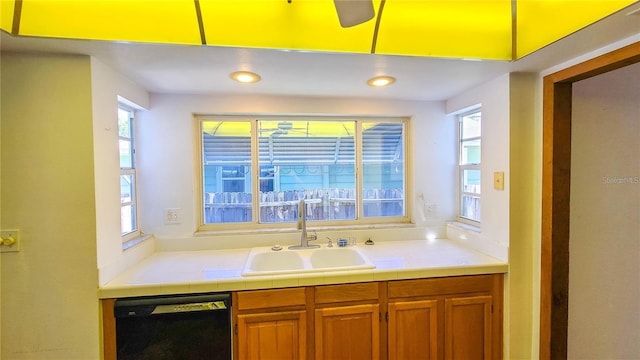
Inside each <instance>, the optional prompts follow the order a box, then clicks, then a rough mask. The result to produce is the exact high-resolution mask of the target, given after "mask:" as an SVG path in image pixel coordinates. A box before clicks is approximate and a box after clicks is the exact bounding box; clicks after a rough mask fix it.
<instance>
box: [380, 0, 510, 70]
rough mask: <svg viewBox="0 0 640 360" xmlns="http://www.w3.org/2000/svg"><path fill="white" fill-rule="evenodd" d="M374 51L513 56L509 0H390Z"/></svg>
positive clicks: (432, 54) (499, 57)
mask: <svg viewBox="0 0 640 360" xmlns="http://www.w3.org/2000/svg"><path fill="white" fill-rule="evenodd" d="M376 53H378V54H405V55H417V56H435V57H454V58H478V59H494V60H510V59H511V0H489V1H485V0H439V1H393V0H388V1H387V3H386V4H385V7H384V11H383V17H382V21H381V23H380V33H379V35H378V43H377V47H376Z"/></svg>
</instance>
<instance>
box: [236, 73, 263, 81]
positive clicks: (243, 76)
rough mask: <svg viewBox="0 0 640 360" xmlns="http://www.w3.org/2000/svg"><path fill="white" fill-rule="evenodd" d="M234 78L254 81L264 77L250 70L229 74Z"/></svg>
mask: <svg viewBox="0 0 640 360" xmlns="http://www.w3.org/2000/svg"><path fill="white" fill-rule="evenodd" d="M229 77H231V78H232V79H233V80H235V81H237V82H241V83H254V82H258V81H260V79H262V78H261V77H260V75H258V74H256V73H252V72H250V71H236V72H232V73H231V74H229Z"/></svg>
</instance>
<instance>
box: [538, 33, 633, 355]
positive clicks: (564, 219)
mask: <svg viewBox="0 0 640 360" xmlns="http://www.w3.org/2000/svg"><path fill="white" fill-rule="evenodd" d="M637 62H640V42H635V43H633V44H630V45H628V46H625V47H622V48H620V49H618V50H615V51H612V52H609V53H607V54H604V55H601V56H598V57H596V58H593V59H591V60H588V61H585V62H582V63H580V64H577V65H574V66H571V67H569V68H567V69H564V70H561V71H558V72H556V73H553V74H550V75H548V76H545V77H544V79H543V100H542V106H543V109H542V111H543V114H542V117H543V120H542V123H543V125H542V136H543V140H542V144H543V145H542V238H541V242H542V243H541V269H540V347H539V350H540V359H566V358H567V325H568V315H569V314H568V310H569V306H568V305H569V303H568V296H569V222H570V219H569V211H570V188H571V105H572V103H571V102H572V85H573V83H574V82H576V81H580V80H584V79H587V78H590V77H593V76H596V75H600V74H603V73H606V72H609V71H612V70H616V69H619V68H622V67H625V66H628V65H631V64H634V63H637Z"/></svg>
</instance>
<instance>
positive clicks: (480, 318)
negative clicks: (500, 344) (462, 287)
mask: <svg viewBox="0 0 640 360" xmlns="http://www.w3.org/2000/svg"><path fill="white" fill-rule="evenodd" d="M492 303H493V299H492V297H491V296H488V295H487V296H470V297H454V298H450V299H446V300H445V311H444V314H445V315H444V316H445V327H444V328H445V335H444V338H445V345H444V346H445V347H444V348H445V352H444V353H445V359H468V360H474V359H491V358H492V355H491V354H492V351H493V349H492V344H491V338H492V333H491V330H492V329H491V323H492V321H491V305H492Z"/></svg>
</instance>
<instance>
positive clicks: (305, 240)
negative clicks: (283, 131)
mask: <svg viewBox="0 0 640 360" xmlns="http://www.w3.org/2000/svg"><path fill="white" fill-rule="evenodd" d="M297 229H298V230H302V232H301V234H300V245H291V246H289V249H290V250H295V249H314V248H319V247H320V245H317V244H315V245H309V240H311V241H313V240H317V239H318V235H316V234H315V233H314V234H313V235H308V234H307V205H306V204H305V203H304V199H301V200H300V202H299V203H298V226H297Z"/></svg>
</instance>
